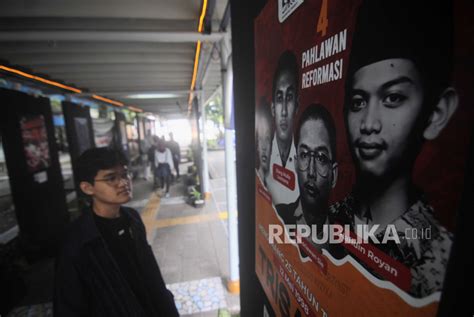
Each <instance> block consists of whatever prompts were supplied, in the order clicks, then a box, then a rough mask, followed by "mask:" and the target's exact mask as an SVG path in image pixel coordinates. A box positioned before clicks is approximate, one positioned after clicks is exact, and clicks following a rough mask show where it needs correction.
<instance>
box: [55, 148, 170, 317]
mask: <svg viewBox="0 0 474 317" xmlns="http://www.w3.org/2000/svg"><path fill="white" fill-rule="evenodd" d="M75 177H76V178H77V181H78V182H79V184H80V188H81V191H82V192H83V193H84V194H86V195H87V196H88V197H89V198H90V199H91V204H90V206H89V207H88V208H86V209H85V210H84V212H83V214H82V215H81V216H80V217H79V218H78V219H77V220H76V221H75V222H74V223H72V224H71V226H70V228H69V230H68V232H67V234H66V237H65V239H64V245H63V248H62V251H61V254H60V256H59V258H58V261H57V269H56V277H55V294H54V296H55V298H54V312H55V316H166V317H168V316H178V312H177V310H176V306H175V304H174V300H173V295H172V294H171V292H170V291H169V290H167V288H166V285H165V283H164V281H163V278H162V276H161V273H160V269H159V267H158V264H157V262H156V260H155V257H154V255H153V252H152V250H151V248H150V246H149V244H148V243H147V240H146V232H145V227H144V225H143V222H142V220H141V218H140V215H139V214H138V213H137V211H135V210H134V209H131V208H126V207H122V206H121V205H122V204H124V203H127V202H128V201H130V199H131V197H132V184H131V179H130V174H129V172H128V168H127V161H126V159H125V157H124V155H123V154H122V153H121V152H119V151H116V150H112V149H108V148H97V149H90V150H87V151H86V152H84V153H83V154H82V155H81V156H80V157H79V158H78V160H77V166H76V173H75Z"/></svg>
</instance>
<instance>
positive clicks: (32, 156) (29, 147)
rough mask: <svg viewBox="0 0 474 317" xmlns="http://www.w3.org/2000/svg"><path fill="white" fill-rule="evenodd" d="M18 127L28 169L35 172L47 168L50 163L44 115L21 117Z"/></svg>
mask: <svg viewBox="0 0 474 317" xmlns="http://www.w3.org/2000/svg"><path fill="white" fill-rule="evenodd" d="M20 129H21V137H22V139H23V149H24V151H25V156H26V164H27V166H28V171H29V172H31V173H35V172H38V171H40V170H44V169H46V168H48V167H49V166H50V165H51V158H50V154H49V145H48V134H47V132H46V126H45V122H44V117H43V116H42V115H37V116H27V117H26V116H25V117H22V118H20Z"/></svg>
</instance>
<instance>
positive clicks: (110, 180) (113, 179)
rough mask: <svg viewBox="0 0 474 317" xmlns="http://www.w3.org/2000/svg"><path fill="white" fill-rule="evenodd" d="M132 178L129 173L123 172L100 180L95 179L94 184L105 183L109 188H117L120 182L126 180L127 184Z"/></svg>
mask: <svg viewBox="0 0 474 317" xmlns="http://www.w3.org/2000/svg"><path fill="white" fill-rule="evenodd" d="M131 178H132V174H131V173H130V172H128V171H127V172H123V173H117V174H111V175H108V176H107V177H104V178H101V179H95V180H94V181H95V182H106V183H107V184H108V185H110V186H117V185H119V184H120V181H122V180H126V181H127V182H128V181H130V179H131Z"/></svg>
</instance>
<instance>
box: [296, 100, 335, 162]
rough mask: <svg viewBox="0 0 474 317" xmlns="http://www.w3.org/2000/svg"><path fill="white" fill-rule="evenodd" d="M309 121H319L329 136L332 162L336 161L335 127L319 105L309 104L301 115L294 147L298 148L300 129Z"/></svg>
mask: <svg viewBox="0 0 474 317" xmlns="http://www.w3.org/2000/svg"><path fill="white" fill-rule="evenodd" d="M309 120H315V121H316V120H321V121H322V122H323V124H324V126H325V127H326V129H327V131H328V135H329V146H330V147H331V155H332V160H333V161H336V125H335V124H334V120H333V118H332V116H331V114H330V113H329V111H328V110H327V109H326V108H325V107H324V106H323V105H321V104H311V105H309V106H308V107H307V108H306V109H305V110H304V111H303V113H302V114H301V116H300V118H299V121H298V126H297V129H296V131H295V145H296V146H298V144H299V142H300V130H301V127H302V126H303V124H304V123H305V122H306V121H309Z"/></svg>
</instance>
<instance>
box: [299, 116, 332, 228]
mask: <svg viewBox="0 0 474 317" xmlns="http://www.w3.org/2000/svg"><path fill="white" fill-rule="evenodd" d="M296 167H297V168H296V170H297V174H298V184H299V187H300V194H301V200H302V202H303V203H304V206H305V207H306V208H305V209H306V211H309V212H311V213H314V212H325V211H326V209H327V204H328V198H329V194H330V192H331V188H332V186H333V180H334V177H335V175H334V169H335V163H333V155H332V153H331V147H330V142H329V133H328V130H327V129H326V126H325V125H324V123H323V121H322V120H319V119H318V120H314V119H310V120H307V121H305V122H304V123H303V125H302V126H301V127H300V139H299V141H298V144H297V162H296ZM303 212H305V210H303ZM305 217H306V218H307V219H308V218H311V216H310V217H307V216H306V215H305Z"/></svg>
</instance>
